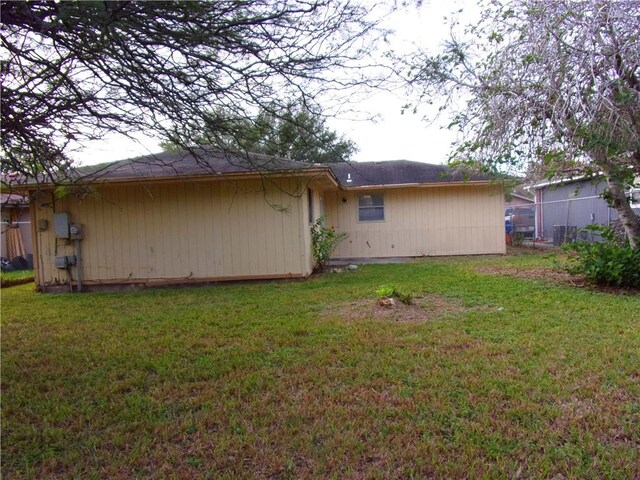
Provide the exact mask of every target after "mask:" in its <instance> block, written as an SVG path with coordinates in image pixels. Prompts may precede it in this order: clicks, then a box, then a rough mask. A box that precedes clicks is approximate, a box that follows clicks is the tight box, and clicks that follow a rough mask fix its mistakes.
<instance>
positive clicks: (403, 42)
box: [72, 0, 472, 165]
mask: <svg viewBox="0 0 640 480" xmlns="http://www.w3.org/2000/svg"><path fill="white" fill-rule="evenodd" d="M461 7H464V8H465V12H466V11H467V10H468V9H469V8H472V7H471V2H469V1H466V0H454V1H450V2H443V1H437V0H436V1H425V2H424V4H423V5H422V6H421V7H420V8H418V7H415V6H409V7H407V8H406V9H404V10H400V11H397V12H395V13H393V14H392V15H391V16H390V17H389V19H388V22H387V26H388V27H389V28H391V29H393V30H394V31H395V35H394V36H393V37H391V38H390V44H389V46H390V47H391V48H393V49H394V50H396V51H402V50H403V49H405V51H408V50H409V49H411V48H414V47H413V46H414V45H420V46H423V47H427V48H432V49H434V50H435V49H437V47H438V46H439V45H440V44H441V43H442V42H443V41H444V39H446V38H447V37H448V35H449V30H448V27H447V25H446V24H445V22H444V21H443V17H444V16H446V15H449V14H450V13H451V12H453V11H454V10H458V9H460V8H461ZM407 100H412V99H407V98H403V97H402V95H394V94H391V93H384V92H380V93H376V94H375V95H373V96H372V97H371V98H370V99H368V100H367V101H365V102H362V103H360V104H359V105H358V109H359V110H361V111H363V112H366V113H367V114H369V115H371V116H376V117H377V118H378V120H377V121H375V122H372V121H362V120H360V121H356V120H350V119H332V120H331V121H330V122H329V126H330V127H331V128H332V129H334V130H337V131H338V132H339V133H341V134H343V135H345V136H347V137H348V138H350V139H351V140H353V141H354V142H356V144H357V145H358V148H359V152H358V153H357V154H356V155H355V157H354V158H353V160H355V161H381V160H398V159H405V160H415V161H419V162H426V163H445V162H446V160H447V155H448V153H449V151H450V147H451V142H452V141H453V140H454V139H455V135H454V134H453V133H452V132H449V131H447V130H446V129H442V128H441V125H443V124H444V125H446V123H447V121H446V120H447V119H446V118H443V119H441V120H439V121H437V122H435V123H432V124H429V123H427V122H425V121H424V120H423V119H422V115H421V114H418V115H414V114H411V113H406V114H404V115H402V114H401V108H402V105H404V104H405V103H406V102H407ZM422 113H425V112H422ZM159 150H160V148H159V146H158V142H157V141H156V140H154V139H149V138H144V137H139V141H138V142H134V141H131V140H128V139H126V138H123V137H120V136H113V137H111V138H106V139H105V140H104V141H102V142H94V143H92V144H91V145H89V146H88V147H87V148H85V149H84V150H83V151H81V152H76V153H74V154H73V155H72V156H73V158H74V159H76V160H77V161H79V162H80V163H82V164H85V165H87V164H96V163H101V162H107V161H115V160H121V159H124V158H129V157H133V156H137V155H145V154H148V153H157V152H158V151H159Z"/></svg>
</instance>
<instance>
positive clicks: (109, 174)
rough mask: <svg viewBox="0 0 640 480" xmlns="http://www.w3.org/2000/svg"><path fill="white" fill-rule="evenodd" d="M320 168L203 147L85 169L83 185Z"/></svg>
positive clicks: (81, 177) (78, 172)
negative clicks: (90, 182)
mask: <svg viewBox="0 0 640 480" xmlns="http://www.w3.org/2000/svg"><path fill="white" fill-rule="evenodd" d="M314 167H316V168H317V167H318V165H313V164H309V163H303V162H296V161H294V160H289V159H286V158H280V157H272V156H269V155H260V154H253V153H252V154H246V155H241V154H237V155H236V154H232V153H228V152H224V151H221V150H218V149H214V148H206V147H199V148H195V149H193V151H192V152H189V151H180V152H162V153H157V154H152V155H144V156H140V157H135V158H129V159H126V160H120V161H117V162H110V163H103V164H100V165H91V166H86V167H81V168H79V169H78V171H77V174H78V175H79V177H80V179H82V180H83V181H94V180H119V179H130V178H140V179H144V178H162V177H185V176H187V177H190V176H196V175H221V174H234V173H250V172H261V173H268V172H291V171H304V170H308V169H310V168H314Z"/></svg>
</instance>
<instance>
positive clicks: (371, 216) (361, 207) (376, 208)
mask: <svg viewBox="0 0 640 480" xmlns="http://www.w3.org/2000/svg"><path fill="white" fill-rule="evenodd" d="M358 220H359V221H361V222H379V221H382V220H384V195H380V194H373V195H360V198H359V199H358Z"/></svg>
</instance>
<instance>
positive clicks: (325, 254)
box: [311, 217, 347, 270]
mask: <svg viewBox="0 0 640 480" xmlns="http://www.w3.org/2000/svg"><path fill="white" fill-rule="evenodd" d="M323 224H324V217H320V218H318V219H317V220H316V221H315V223H314V224H313V225H312V226H311V250H312V253H313V258H314V259H315V260H316V265H317V266H318V269H320V270H322V269H323V268H324V266H325V265H326V264H327V262H328V261H329V260H330V259H331V255H333V252H334V251H335V249H336V247H337V246H338V244H339V243H340V242H341V241H342V240H344V239H345V238H347V234H346V233H340V232H336V230H335V228H333V227H331V228H326V227H325V226H324V225H323Z"/></svg>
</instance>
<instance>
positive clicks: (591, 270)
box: [564, 225, 640, 288]
mask: <svg viewBox="0 0 640 480" xmlns="http://www.w3.org/2000/svg"><path fill="white" fill-rule="evenodd" d="M584 230H586V231H587V232H589V231H590V232H595V233H599V234H600V235H601V237H602V241H601V242H594V243H591V242H587V241H579V242H574V243H570V244H567V245H565V246H564V249H565V251H567V252H569V258H568V261H567V264H566V265H565V266H564V268H565V269H566V270H567V271H568V272H570V273H579V274H582V275H584V276H586V277H587V278H589V279H591V280H593V281H595V282H596V283H599V284H602V285H615V286H618V287H633V288H640V249H637V248H632V247H631V245H629V242H628V241H627V240H621V239H619V238H616V234H615V231H614V230H613V228H611V227H602V226H600V225H589V226H588V227H586V228H585V229H584Z"/></svg>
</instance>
